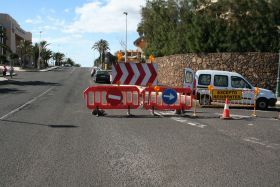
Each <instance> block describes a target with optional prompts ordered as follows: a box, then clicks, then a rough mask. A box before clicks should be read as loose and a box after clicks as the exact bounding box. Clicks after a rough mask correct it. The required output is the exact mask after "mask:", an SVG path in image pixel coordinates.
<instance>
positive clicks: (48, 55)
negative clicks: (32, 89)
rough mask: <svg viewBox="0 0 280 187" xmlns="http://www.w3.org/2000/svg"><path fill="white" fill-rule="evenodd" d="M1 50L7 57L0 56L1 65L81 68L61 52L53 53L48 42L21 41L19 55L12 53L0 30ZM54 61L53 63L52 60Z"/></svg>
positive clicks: (39, 67)
mask: <svg viewBox="0 0 280 187" xmlns="http://www.w3.org/2000/svg"><path fill="white" fill-rule="evenodd" d="M0 38H1V39H3V41H4V42H3V44H2V43H1V44H0V50H2V49H3V50H4V54H5V55H0V64H6V65H11V64H12V65H13V66H20V67H22V68H37V69H41V68H47V67H48V66H49V65H55V66H62V65H66V64H68V65H71V66H77V67H80V64H76V63H75V62H74V61H73V60H72V59H71V58H67V57H65V54H63V53H61V52H53V51H51V50H50V49H49V48H48V46H49V45H50V44H49V43H48V42H47V41H41V42H39V43H35V44H34V45H33V44H32V43H31V42H30V41H26V40H21V41H20V43H19V44H18V46H17V51H18V54H16V53H12V51H11V49H10V48H9V47H8V46H7V45H6V44H5V43H6V42H5V41H6V40H7V37H6V32H5V30H4V29H0ZM51 59H52V63H51V62H50V60H51Z"/></svg>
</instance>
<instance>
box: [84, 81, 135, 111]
mask: <svg viewBox="0 0 280 187" xmlns="http://www.w3.org/2000/svg"><path fill="white" fill-rule="evenodd" d="M84 98H85V99H86V105H87V108H88V109H91V110H94V109H97V110H98V109H128V110H130V109H137V108H138V107H139V105H140V91H139V89H138V88H137V87H136V86H101V85H100V86H91V87H88V88H87V89H86V90H85V91H84ZM129 112H130V111H129Z"/></svg>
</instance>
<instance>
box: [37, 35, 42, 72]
mask: <svg viewBox="0 0 280 187" xmlns="http://www.w3.org/2000/svg"><path fill="white" fill-rule="evenodd" d="M41 34H42V31H40V41H39V46H38V47H39V57H38V63H37V67H38V69H40V68H41V64H40V63H41Z"/></svg>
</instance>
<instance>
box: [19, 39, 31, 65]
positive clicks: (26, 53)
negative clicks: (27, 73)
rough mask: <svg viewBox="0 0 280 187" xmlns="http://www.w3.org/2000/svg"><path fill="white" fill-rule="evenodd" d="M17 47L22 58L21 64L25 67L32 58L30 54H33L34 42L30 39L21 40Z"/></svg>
mask: <svg viewBox="0 0 280 187" xmlns="http://www.w3.org/2000/svg"><path fill="white" fill-rule="evenodd" d="M17 48H18V49H19V54H20V58H21V61H20V66H21V67H24V66H25V65H26V62H28V61H29V60H30V56H31V54H32V42H31V41H29V40H21V41H20V43H19V45H18V46H17ZM27 57H29V58H27Z"/></svg>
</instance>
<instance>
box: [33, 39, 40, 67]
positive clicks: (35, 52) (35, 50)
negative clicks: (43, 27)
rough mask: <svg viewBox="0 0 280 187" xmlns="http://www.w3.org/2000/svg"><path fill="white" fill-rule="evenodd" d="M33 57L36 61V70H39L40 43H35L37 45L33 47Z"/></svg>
mask: <svg viewBox="0 0 280 187" xmlns="http://www.w3.org/2000/svg"><path fill="white" fill-rule="evenodd" d="M32 55H33V61H34V68H37V64H38V59H39V43H35V45H34V46H33V47H32Z"/></svg>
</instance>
